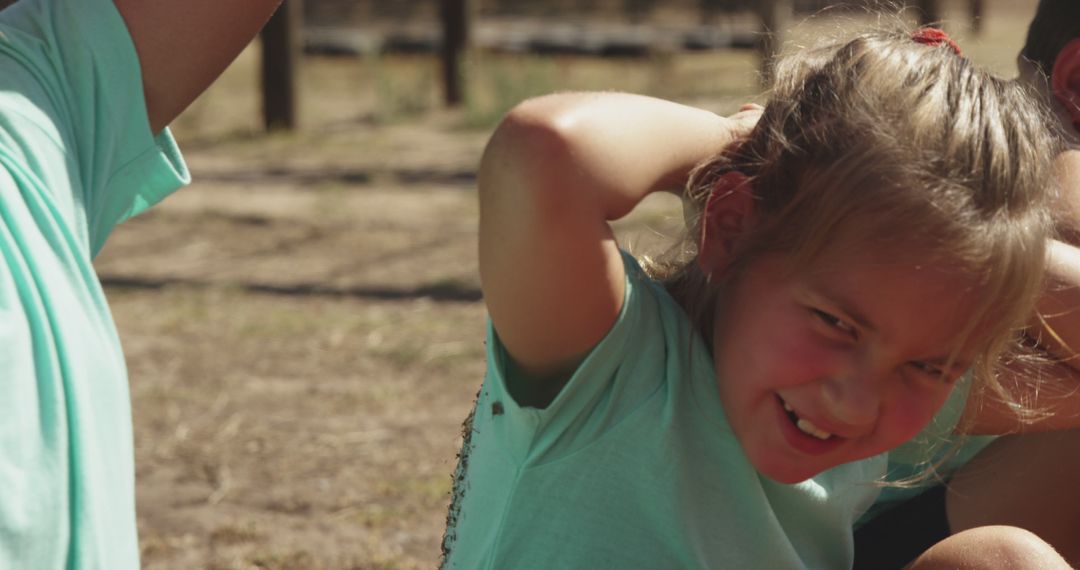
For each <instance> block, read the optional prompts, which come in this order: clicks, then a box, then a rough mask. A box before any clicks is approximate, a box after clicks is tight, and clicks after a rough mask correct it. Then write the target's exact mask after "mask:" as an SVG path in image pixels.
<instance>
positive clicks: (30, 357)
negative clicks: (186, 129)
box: [0, 0, 188, 570]
mask: <svg viewBox="0 0 1080 570" xmlns="http://www.w3.org/2000/svg"><path fill="white" fill-rule="evenodd" d="M187 179H188V174H187V171H186V169H185V167H184V164H183V162H182V160H181V158H180V155H179V152H178V151H177V149H176V147H175V144H174V143H173V140H172V138H171V136H170V135H169V134H168V132H164V133H162V134H161V135H159V136H157V137H154V136H153V135H152V133H151V132H150V127H149V124H148V121H147V114H146V107H145V102H144V99H143V90H142V78H141V74H140V69H139V63H138V59H137V56H136V53H135V48H134V45H133V44H132V41H131V38H130V36H129V34H128V31H127V28H126V27H125V25H124V22H123V20H122V19H121V17H120V15H119V13H118V12H117V10H116V8H115V7H114V6H113V3H112V2H111V1H110V0H53V1H46V0H21V1H20V2H18V3H16V4H15V5H13V6H11V7H10V8H8V9H6V10H4V11H2V12H0V263H2V265H0V568H5V569H6V568H20V569H21V568H32V569H35V570H38V569H52V568H80V569H81V568H107V569H127V568H137V567H138V565H139V551H138V546H137V539H136V528H135V505H134V502H135V498H134V465H133V463H134V461H133V450H132V433H131V406H130V399H129V394H128V385H127V373H126V370H125V365H124V359H123V355H122V354H121V351H120V342H119V339H118V337H117V333H116V329H115V326H114V324H113V321H112V318H111V316H110V315H109V310H108V307H107V306H106V302H105V296H104V294H103V293H102V289H101V285H100V283H99V281H98V278H97V276H96V275H95V273H94V269H93V266H92V265H91V259H92V258H93V256H94V255H95V254H96V253H97V252H98V251H99V250H100V249H101V247H102V245H103V244H104V242H105V238H106V237H107V236H108V235H109V232H110V231H111V230H112V228H113V226H115V225H116V224H117V223H119V222H120V221H121V220H123V219H125V218H127V217H130V216H132V215H135V214H136V213H138V212H140V211H141V210H143V209H145V208H146V207H148V206H149V205H152V204H154V203H155V202H157V201H158V200H160V199H161V198H163V197H164V196H165V195H167V194H168V193H169V192H171V191H173V190H175V189H176V188H177V187H179V186H180V185H182V184H184V183H185V182H186V181H187Z"/></svg>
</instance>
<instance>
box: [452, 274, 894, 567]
mask: <svg viewBox="0 0 1080 570" xmlns="http://www.w3.org/2000/svg"><path fill="white" fill-rule="evenodd" d="M624 258H625V266H626V271H627V280H626V297H625V300H624V303H623V308H622V311H621V314H620V315H619V317H618V320H617V321H616V323H615V325H614V326H613V328H612V329H611V331H610V332H609V333H608V334H607V336H606V337H605V338H604V339H603V340H602V341H601V342H600V344H598V345H597V346H596V347H595V348H594V349H593V351H592V352H591V353H590V354H589V356H588V357H587V358H586V359H585V361H584V362H583V363H582V364H581V366H580V367H579V369H578V370H577V371H576V372H575V374H574V375H573V377H572V378H571V379H570V380H569V382H568V383H567V385H566V386H565V387H564V388H563V390H562V391H561V392H560V393H559V395H558V396H557V397H556V398H555V400H554V401H553V402H552V403H551V404H550V405H549V406H548V407H546V408H544V409H537V408H528V407H522V406H519V405H518V404H517V403H516V402H515V401H514V399H513V398H512V397H511V396H510V395H509V393H508V392H507V378H506V377H505V373H506V370H507V367H506V365H507V361H506V359H507V356H506V353H505V350H504V349H503V347H502V346H501V345H500V343H499V340H498V338H497V336H496V335H495V332H494V330H492V329H490V328H489V338H488V373H487V376H486V378H485V380H484V384H483V387H482V388H481V392H480V395H479V398H478V400H477V404H476V409H475V412H474V415H473V418H472V423H471V426H468V428H467V430H466V432H465V436H466V441H465V445H464V446H463V449H462V457H461V459H460V464H459V468H458V473H457V475H456V484H455V490H454V499H453V504H452V505H451V509H450V515H449V517H448V525H447V533H446V536H445V538H444V550H445V551H446V558H445V561H444V566H445V567H447V568H457V569H469V570H473V569H501V568H515V569H529V568H537V569H550V568H559V569H571V568H582V569H584V568H589V569H594V568H620V569H630V568H642V569H656V568H664V569H669V568H769V569H774V568H775V569H787V568H822V569H836V568H850V567H851V564H852V554H853V547H852V526H853V524H854V522H855V520H856V519H857V518H858V517H859V516H860V515H861V514H862V513H863V512H864V511H865V510H866V508H868V507H869V505H870V504H871V503H872V502H873V501H874V498H875V497H876V496H877V494H878V487H877V486H875V485H874V484H873V482H874V481H875V480H876V479H878V478H879V477H881V476H882V475H884V473H885V464H886V457H885V456H884V455H882V456H877V457H873V458H870V459H866V460H862V461H858V462H854V463H849V464H846V465H841V466H839V467H836V468H834V469H831V470H829V471H826V472H824V473H821V474H819V475H818V476H816V477H814V478H813V479H810V480H808V481H804V482H802V483H799V484H796V485H784V484H780V483H776V482H774V481H771V480H769V479H767V478H764V477H762V476H761V475H759V474H758V473H757V471H755V470H754V468H753V466H752V465H751V464H750V463H749V461H748V460H747V458H746V456H745V454H744V453H743V450H742V448H741V447H740V445H739V442H738V440H737V439H736V438H735V436H734V434H733V433H732V432H731V429H730V427H729V425H728V423H727V421H726V419H725V414H724V411H723V408H722V406H721V402H720V398H719V394H718V391H717V389H716V386H715V379H714V378H715V376H714V368H713V364H712V360H711V357H710V356H709V353H708V351H707V350H706V347H705V344H704V342H703V341H702V339H701V337H700V336H698V335H697V334H696V333H694V332H693V329H692V327H691V325H690V323H689V321H688V319H687V317H686V315H685V313H684V312H683V311H682V309H681V308H680V307H679V306H678V305H677V304H676V303H675V301H674V300H673V299H672V298H671V297H670V296H669V295H668V294H667V292H666V291H664V289H663V288H662V287H661V286H660V285H659V284H658V283H656V282H654V281H652V280H650V279H648V278H647V277H646V276H645V275H644V274H643V273H642V271H641V269H640V268H639V267H638V265H637V263H636V262H635V261H634V260H633V258H631V257H629V256H628V255H626V256H624Z"/></svg>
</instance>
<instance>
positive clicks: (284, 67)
mask: <svg viewBox="0 0 1080 570" xmlns="http://www.w3.org/2000/svg"><path fill="white" fill-rule="evenodd" d="M302 31H303V4H302V3H301V0H285V1H284V2H283V3H282V4H281V7H280V8H278V10H277V12H275V13H274V15H273V16H272V17H271V18H270V21H269V22H267V24H266V27H265V28H263V30H262V33H261V34H260V36H261V38H262V104H263V106H262V107H263V125H265V127H266V130H268V131H272V130H278V129H288V130H292V129H295V128H296V126H297V117H296V115H297V113H296V106H297V101H296V72H297V62H298V60H299V52H300V45H301V37H300V35H301V32H302Z"/></svg>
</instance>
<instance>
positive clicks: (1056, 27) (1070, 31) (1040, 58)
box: [1020, 0, 1080, 77]
mask: <svg viewBox="0 0 1080 570" xmlns="http://www.w3.org/2000/svg"><path fill="white" fill-rule="evenodd" d="M1077 38H1080V1H1078V0H1040V1H1039V7H1038V9H1037V10H1036V12H1035V17H1034V18H1032V19H1031V26H1029V27H1028V35H1027V42H1025V43H1024V49H1023V50H1021V51H1020V55H1021V56H1023V57H1025V58H1027V59H1028V60H1029V61H1031V62H1032V63H1034V64H1035V66H1036V67H1038V68H1039V70H1041V71H1042V72H1043V74H1044V75H1046V76H1047V77H1049V76H1050V72H1051V71H1053V69H1054V62H1055V60H1056V59H1057V55H1058V53H1060V52H1061V49H1062V48H1064V47H1065V44H1067V43H1069V42H1070V41H1072V40H1074V39H1077Z"/></svg>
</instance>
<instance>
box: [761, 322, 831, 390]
mask: <svg viewBox="0 0 1080 570" xmlns="http://www.w3.org/2000/svg"><path fill="white" fill-rule="evenodd" d="M773 346H774V347H775V350H774V351H773V353H772V354H771V355H770V357H769V358H768V361H767V362H760V363H759V365H760V366H762V369H763V370H770V374H771V376H773V378H774V380H773V383H774V385H775V387H777V388H786V387H792V386H799V385H802V384H806V383H808V382H814V381H818V380H821V379H823V378H828V377H830V376H832V375H835V373H836V371H837V370H838V369H839V368H840V366H841V359H842V355H841V354H839V353H838V351H836V350H835V349H831V348H829V347H826V346H823V345H822V343H821V342H819V341H818V340H817V339H814V338H813V337H811V336H810V335H806V334H793V335H789V336H787V337H786V338H778V339H777V340H776V342H775V344H774V345H773Z"/></svg>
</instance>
